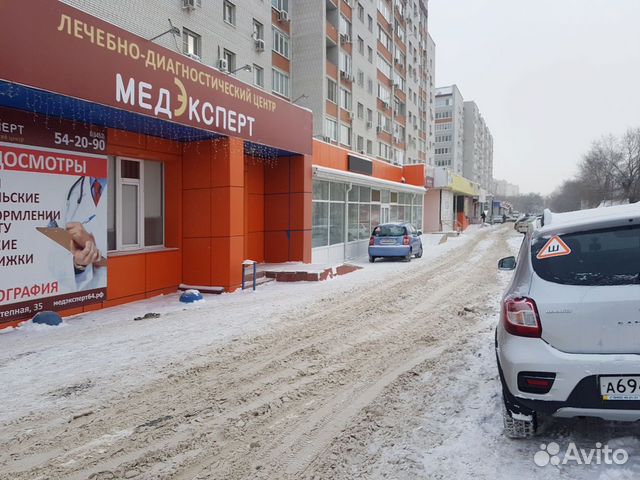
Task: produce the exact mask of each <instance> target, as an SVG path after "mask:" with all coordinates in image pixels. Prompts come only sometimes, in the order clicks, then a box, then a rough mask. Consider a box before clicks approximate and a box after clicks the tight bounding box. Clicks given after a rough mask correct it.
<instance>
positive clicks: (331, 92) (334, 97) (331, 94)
mask: <svg viewBox="0 0 640 480" xmlns="http://www.w3.org/2000/svg"><path fill="white" fill-rule="evenodd" d="M327 100H329V101H330V102H333V103H338V85H337V84H336V82H335V81H334V80H332V79H330V78H327Z"/></svg>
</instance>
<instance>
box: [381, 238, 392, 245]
mask: <svg viewBox="0 0 640 480" xmlns="http://www.w3.org/2000/svg"><path fill="white" fill-rule="evenodd" d="M395 244H396V239H395V238H381V239H380V245H395Z"/></svg>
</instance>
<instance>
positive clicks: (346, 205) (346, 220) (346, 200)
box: [342, 183, 353, 262]
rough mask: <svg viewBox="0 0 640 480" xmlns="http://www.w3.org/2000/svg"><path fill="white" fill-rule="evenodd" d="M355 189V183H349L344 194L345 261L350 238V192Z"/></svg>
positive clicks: (344, 260) (343, 256)
mask: <svg viewBox="0 0 640 480" xmlns="http://www.w3.org/2000/svg"><path fill="white" fill-rule="evenodd" d="M352 189H353V183H349V184H347V191H346V192H345V194H344V247H343V252H342V258H343V260H342V261H343V262H346V261H347V241H348V240H349V192H351V190H352Z"/></svg>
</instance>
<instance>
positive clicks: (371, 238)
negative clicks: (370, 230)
mask: <svg viewBox="0 0 640 480" xmlns="http://www.w3.org/2000/svg"><path fill="white" fill-rule="evenodd" d="M374 242H375V238H373V237H370V238H369V245H370V246H371V245H373V243H374Z"/></svg>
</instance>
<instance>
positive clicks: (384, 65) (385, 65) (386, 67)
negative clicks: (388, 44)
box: [378, 54, 391, 79]
mask: <svg viewBox="0 0 640 480" xmlns="http://www.w3.org/2000/svg"><path fill="white" fill-rule="evenodd" d="M378 70H380V71H381V72H382V73H383V74H384V75H385V76H386V77H387V78H389V79H391V64H390V63H389V62H387V61H386V60H385V59H384V57H383V56H382V55H380V54H378Z"/></svg>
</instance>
